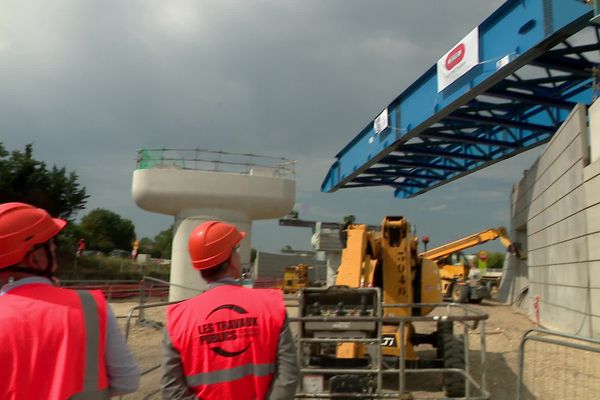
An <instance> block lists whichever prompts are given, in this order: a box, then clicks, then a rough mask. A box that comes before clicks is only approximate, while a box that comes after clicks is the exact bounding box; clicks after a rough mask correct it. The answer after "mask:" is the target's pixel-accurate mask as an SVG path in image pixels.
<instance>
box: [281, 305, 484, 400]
mask: <svg viewBox="0 0 600 400" xmlns="http://www.w3.org/2000/svg"><path fill="white" fill-rule="evenodd" d="M383 307H384V309H385V308H420V307H423V308H435V310H434V311H433V312H432V313H431V314H430V315H426V316H407V317H370V318H365V317H342V318H341V320H343V321H344V322H345V323H348V322H350V321H354V320H356V321H366V320H372V321H375V322H377V324H378V325H380V327H379V333H378V335H377V337H376V338H370V339H369V338H367V339H357V338H353V337H351V338H348V337H343V336H342V337H337V338H335V339H333V338H326V339H314V338H303V337H301V336H299V337H298V338H297V343H298V349H299V359H300V362H301V364H302V365H301V374H302V375H303V377H304V376H313V375H314V374H319V373H323V374H332V373H339V374H357V376H358V375H360V374H368V375H372V376H375V380H376V382H377V384H376V385H374V386H375V388H374V391H372V392H369V393H361V394H358V393H356V394H352V395H349V394H348V393H329V392H320V393H311V392H309V391H307V390H308V389H306V388H305V387H304V384H305V382H304V378H303V379H301V382H302V384H301V387H300V388H299V392H298V393H297V394H296V398H297V399H302V398H337V397H343V398H344V399H346V398H349V397H352V398H370V399H387V398H394V399H396V398H407V399H408V398H410V399H430V398H445V397H443V396H442V397H440V395H441V392H442V391H443V390H442V386H443V385H442V383H441V381H440V380H439V379H436V378H435V377H437V378H439V377H441V376H443V375H447V374H456V375H457V376H461V377H462V378H463V379H464V397H462V396H461V397H460V398H464V399H471V400H486V399H489V398H490V393H489V391H488V389H487V383H486V382H487V377H486V339H485V321H486V319H487V318H488V315H487V314H485V313H481V312H478V311H475V310H473V309H471V308H469V307H466V306H464V305H461V304H456V303H445V304H437V303H436V304H425V303H419V304H385V305H383ZM384 315H385V311H384ZM331 320H332V319H331V317H327V316H325V317H313V316H310V317H292V318H290V322H291V323H292V329H293V330H295V331H297V332H298V331H301V328H300V327H294V325H296V324H302V323H306V322H310V321H313V322H314V321H331ZM442 321H443V322H448V323H454V325H455V333H456V334H457V335H459V336H460V337H461V338H462V341H463V342H462V343H463V352H464V361H465V364H464V368H450V367H433V366H432V367H429V368H408V367H407V366H406V364H407V359H406V357H405V348H404V346H400V357H399V360H398V363H397V366H396V367H389V366H384V363H383V362H382V354H381V349H382V347H381V346H382V345H383V340H384V339H383V337H382V335H381V325H382V324H386V325H396V326H398V331H399V332H400V340H399V343H404V342H405V338H404V332H405V327H406V325H407V324H411V325H413V326H419V329H425V330H427V329H429V330H430V331H433V330H435V329H436V326H437V325H438V323H439V322H442ZM294 328H295V329H294ZM473 334H477V335H478V336H479V343H478V344H477V345H476V346H473V344H472V343H470V340H469V336H470V335H473ZM321 342H323V343H324V342H327V343H338V344H339V343H342V342H352V343H359V342H361V343H364V344H367V345H369V344H370V345H374V351H373V352H372V353H373V354H372V355H373V360H374V361H373V363H372V365H371V366H369V367H368V368H367V369H347V368H346V369H315V368H314V367H309V366H307V365H304V363H303V361H302V358H303V357H302V354H303V352H304V350H303V348H302V346H303V344H305V345H306V344H307V345H311V344H313V343H321ZM419 354H420V355H421V356H423V355H424V356H425V357H427V356H428V355H427V354H426V352H422V351H419ZM429 356H430V354H429ZM390 383H391V385H390ZM409 393H410V395H409ZM403 396H410V397H403ZM453 398H454V397H453Z"/></svg>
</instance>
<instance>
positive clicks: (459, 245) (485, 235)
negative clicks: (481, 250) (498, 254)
mask: <svg viewBox="0 0 600 400" xmlns="http://www.w3.org/2000/svg"><path fill="white" fill-rule="evenodd" d="M498 238H500V241H501V242H502V244H503V245H504V247H506V248H508V246H510V245H511V241H510V239H509V238H508V234H507V233H506V228H504V227H502V226H501V227H499V228H493V229H488V230H485V231H481V232H478V233H475V234H473V235H470V236H467V237H464V238H462V239H458V240H455V241H454V242H451V243H447V244H445V245H443V246H439V247H436V248H434V249H431V250H427V251H424V252H422V253H421V254H420V256H421V257H423V258H426V259H428V260H432V261H437V260H439V259H442V258H444V257H447V256H449V255H450V254H452V253H456V252H459V251H462V250H465V249H468V248H469V247H473V246H477V245H479V244H483V243H485V242H489V241H490V240H495V239H498Z"/></svg>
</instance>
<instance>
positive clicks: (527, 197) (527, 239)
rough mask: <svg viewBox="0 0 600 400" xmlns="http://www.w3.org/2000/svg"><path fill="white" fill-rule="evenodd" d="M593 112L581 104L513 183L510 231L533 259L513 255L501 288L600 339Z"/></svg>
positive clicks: (546, 317) (548, 322) (599, 221)
mask: <svg viewBox="0 0 600 400" xmlns="http://www.w3.org/2000/svg"><path fill="white" fill-rule="evenodd" d="M597 108H598V110H596V109H597ZM596 114H597V117H596V118H598V119H599V120H600V107H599V106H592V108H591V109H590V120H593V119H594V117H595V116H596ZM587 117H588V115H587V110H586V108H585V107H584V106H582V105H579V106H577V107H576V108H575V109H573V111H572V113H571V115H570V116H569V118H568V119H567V120H566V121H565V123H564V124H563V125H562V126H561V128H560V129H559V130H558V131H557V132H556V134H555V135H554V137H553V138H552V140H551V141H550V143H548V145H547V147H546V149H545V151H544V153H543V154H542V155H541V156H540V157H539V158H538V159H537V161H536V162H535V163H534V164H533V165H532V166H531V168H530V169H529V170H527V171H525V172H524V174H523V178H522V179H521V180H520V182H519V183H518V184H517V185H515V187H514V188H513V193H512V196H511V232H510V234H511V238H513V239H514V240H515V241H517V242H519V243H520V244H521V246H522V250H523V251H522V253H523V254H524V255H526V258H522V259H519V258H518V257H514V256H511V257H509V258H507V261H506V262H505V276H504V280H503V284H502V287H501V292H500V294H501V299H502V300H504V301H507V302H511V303H515V304H517V305H518V306H520V307H523V308H524V309H526V310H527V311H528V312H529V313H530V315H531V316H532V318H534V319H537V318H538V316H539V320H540V323H541V324H542V325H543V326H546V327H548V328H552V329H558V330H560V331H563V332H568V333H576V334H580V335H583V336H590V337H600V157H597V158H598V159H597V160H594V157H592V162H591V164H590V145H589V143H590V137H589V135H590V132H591V135H592V136H593V137H598V136H599V135H600V127H598V128H599V129H595V126H594V124H593V123H592V124H591V129H590V130H589V132H588V128H587ZM596 141H597V140H596ZM591 154H592V155H593V154H594V152H593V151H592V152H591ZM524 288H527V289H526V291H525V290H524ZM525 292H526V294H525ZM536 304H538V305H539V307H538V306H536ZM538 310H539V311H538Z"/></svg>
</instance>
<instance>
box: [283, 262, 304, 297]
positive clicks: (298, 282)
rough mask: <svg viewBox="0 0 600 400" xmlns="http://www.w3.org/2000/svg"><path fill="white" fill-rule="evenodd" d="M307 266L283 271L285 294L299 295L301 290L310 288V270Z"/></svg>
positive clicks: (286, 268)
mask: <svg viewBox="0 0 600 400" xmlns="http://www.w3.org/2000/svg"><path fill="white" fill-rule="evenodd" d="M309 269H310V267H309V266H308V265H306V264H298V265H293V266H291V267H285V268H284V270H283V284H282V288H281V289H282V290H283V293H297V292H298V291H299V290H300V289H303V288H305V287H307V286H308V270H309Z"/></svg>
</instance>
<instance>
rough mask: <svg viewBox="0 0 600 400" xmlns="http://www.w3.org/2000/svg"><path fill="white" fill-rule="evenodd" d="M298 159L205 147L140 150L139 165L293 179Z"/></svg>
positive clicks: (137, 163)
mask: <svg viewBox="0 0 600 400" xmlns="http://www.w3.org/2000/svg"><path fill="white" fill-rule="evenodd" d="M295 165H296V161H294V160H288V159H286V158H283V157H270V156H262V155H257V154H249V153H230V152H225V151H213V150H206V149H140V150H138V152H137V159H136V168H137V169H149V168H179V169H191V170H197V171H213V172H214V171H218V172H232V173H241V174H255V175H256V174H261V175H269V176H276V177H282V178H290V179H293V178H294V177H295V174H296V171H295Z"/></svg>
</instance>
